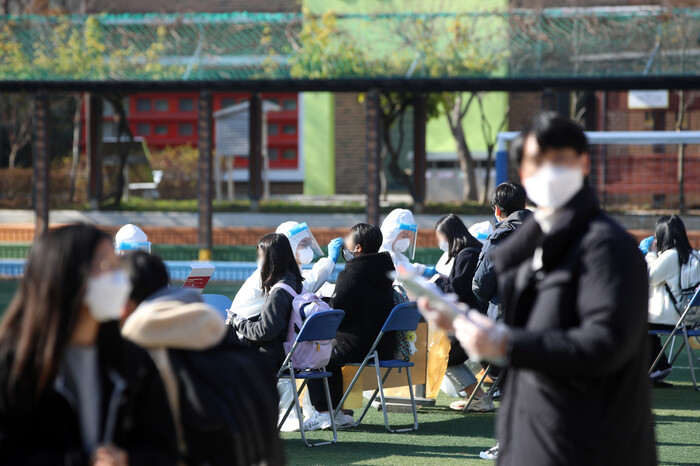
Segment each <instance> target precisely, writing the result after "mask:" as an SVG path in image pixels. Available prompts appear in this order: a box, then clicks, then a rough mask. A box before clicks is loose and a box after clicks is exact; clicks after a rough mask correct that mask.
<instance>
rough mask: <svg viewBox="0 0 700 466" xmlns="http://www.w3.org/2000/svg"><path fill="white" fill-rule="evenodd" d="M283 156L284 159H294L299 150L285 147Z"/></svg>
mask: <svg viewBox="0 0 700 466" xmlns="http://www.w3.org/2000/svg"><path fill="white" fill-rule="evenodd" d="M282 158H283V159H284V160H294V159H296V158H297V151H295V150H294V149H285V150H283V151H282Z"/></svg>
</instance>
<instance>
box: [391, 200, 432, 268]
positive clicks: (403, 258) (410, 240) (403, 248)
mask: <svg viewBox="0 0 700 466" xmlns="http://www.w3.org/2000/svg"><path fill="white" fill-rule="evenodd" d="M381 230H382V235H383V236H384V242H383V243H382V247H381V248H379V251H380V252H382V251H387V252H388V253H389V255H390V256H391V260H392V261H394V267H398V266H399V265H402V266H404V267H406V268H407V269H408V270H410V271H413V272H414V273H416V274H418V275H423V276H424V277H427V278H430V277H432V276H433V275H435V274H436V273H437V272H436V270H435V267H429V266H425V265H423V264H417V263H416V264H414V263H411V260H413V259H414V257H415V252H416V238H417V236H418V226H417V225H416V221H415V220H414V219H413V214H412V213H411V211H410V210H406V209H394V210H392V211H391V212H390V213H389V215H387V217H386V218H385V219H384V221H383V222H382V227H381Z"/></svg>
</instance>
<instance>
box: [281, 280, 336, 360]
mask: <svg viewBox="0 0 700 466" xmlns="http://www.w3.org/2000/svg"><path fill="white" fill-rule="evenodd" d="M275 288H281V289H283V290H284V291H286V292H287V293H289V294H290V295H292V298H294V300H293V301H292V314H291V315H290V317H289V328H288V329H287V340H286V341H285V342H284V352H285V353H286V354H289V352H290V351H291V350H292V346H294V341H295V340H296V338H297V335H298V334H299V331H301V327H302V326H303V325H304V321H305V320H306V319H307V318H308V317H309V316H312V315H313V314H316V313H317V312H321V311H328V310H330V306H329V305H328V304H327V303H326V302H325V301H323V300H322V299H321V298H319V297H318V296H316V294H314V293H301V294H299V293H297V292H296V291H294V290H293V289H292V287H291V286H289V285H285V284H284V283H277V284H276V285H274V286H273V287H272V289H273V290H274V289H275ZM332 342H333V340H318V341H303V342H300V343H299V345H298V346H297V349H296V351H294V354H293V355H292V361H291V362H292V366H293V367H294V368H295V369H302V370H304V369H320V368H322V367H325V366H326V364H328V361H329V360H330V358H331V352H332V350H333V343H332Z"/></svg>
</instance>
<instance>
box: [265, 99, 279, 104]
mask: <svg viewBox="0 0 700 466" xmlns="http://www.w3.org/2000/svg"><path fill="white" fill-rule="evenodd" d="M265 100H267V101H268V102H270V103H273V104H275V105H279V104H280V99H277V98H266V99H265Z"/></svg>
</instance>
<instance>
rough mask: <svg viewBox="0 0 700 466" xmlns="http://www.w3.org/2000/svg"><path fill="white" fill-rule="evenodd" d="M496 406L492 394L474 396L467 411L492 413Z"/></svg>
mask: <svg viewBox="0 0 700 466" xmlns="http://www.w3.org/2000/svg"><path fill="white" fill-rule="evenodd" d="M495 409H496V407H495V406H494V404H493V400H492V399H491V397H490V396H486V395H484V396H482V397H481V398H474V400H472V404H470V405H469V408H467V411H468V412H470V413H490V412H493V411H494V410H495Z"/></svg>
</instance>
